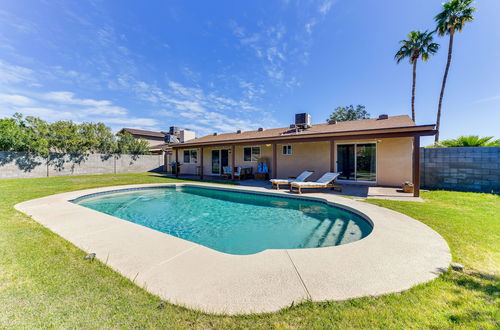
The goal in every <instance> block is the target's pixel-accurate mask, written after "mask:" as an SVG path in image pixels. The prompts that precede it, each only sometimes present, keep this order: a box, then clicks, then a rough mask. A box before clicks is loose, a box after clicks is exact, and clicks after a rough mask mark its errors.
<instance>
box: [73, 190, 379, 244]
mask: <svg viewBox="0 0 500 330" xmlns="http://www.w3.org/2000/svg"><path fill="white" fill-rule="evenodd" d="M75 203H77V204H79V205H82V206H85V207H88V208H91V209H93V210H97V211H100V212H103V213H106V214H110V215H112V216H115V217H118V218H121V219H124V220H128V221H131V222H134V223H137V224H140V225H143V226H146V227H149V228H152V229H155V230H158V231H161V232H164V233H167V234H170V235H173V236H176V237H179V238H182V239H185V240H189V241H191V242H195V243H198V244H201V245H204V246H206V247H209V248H212V249H214V250H217V251H221V252H225V253H231V254H252V253H257V252H260V251H263V250H266V249H296V248H315V247H323V246H334V245H340V244H346V243H350V242H354V241H357V240H360V239H362V238H363V237H366V236H367V235H368V234H369V233H370V232H371V230H372V226H371V225H370V224H369V223H368V222H367V221H366V220H364V219H363V218H361V217H360V216H358V215H356V214H354V213H352V212H349V211H347V210H343V209H340V208H336V207H332V206H329V205H327V204H324V203H321V202H316V201H309V200H300V199H293V198H280V197H273V196H272V195H255V194H249V193H241V192H232V191H228V190H216V189H207V188H199V187H192V186H184V187H177V188H170V187H168V188H162V189H141V190H132V191H124V192H115V193H110V194H101V195H97V196H93V197H86V198H83V199H79V200H77V201H75Z"/></svg>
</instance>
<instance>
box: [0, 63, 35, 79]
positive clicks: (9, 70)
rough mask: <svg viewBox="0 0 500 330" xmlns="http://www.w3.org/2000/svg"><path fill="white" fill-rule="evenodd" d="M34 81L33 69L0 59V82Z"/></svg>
mask: <svg viewBox="0 0 500 330" xmlns="http://www.w3.org/2000/svg"><path fill="white" fill-rule="evenodd" d="M30 81H34V77H33V70H31V69H28V68H25V67H22V66H17V65H11V64H8V63H6V62H3V61H2V60H0V84H10V83H14V84H15V83H21V82H30Z"/></svg>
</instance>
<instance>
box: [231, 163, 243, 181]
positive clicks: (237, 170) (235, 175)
mask: <svg viewBox="0 0 500 330" xmlns="http://www.w3.org/2000/svg"><path fill="white" fill-rule="evenodd" d="M236 178H238V180H241V167H240V166H238V167H235V168H234V173H233V179H236Z"/></svg>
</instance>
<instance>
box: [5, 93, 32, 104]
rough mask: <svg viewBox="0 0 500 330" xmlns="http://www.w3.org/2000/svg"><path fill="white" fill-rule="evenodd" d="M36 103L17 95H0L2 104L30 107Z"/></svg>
mask: <svg viewBox="0 0 500 330" xmlns="http://www.w3.org/2000/svg"><path fill="white" fill-rule="evenodd" d="M34 103H35V101H34V100H32V99H30V98H29V97H26V96H23V95H16V94H0V104H9V105H14V106H29V105H32V104H34Z"/></svg>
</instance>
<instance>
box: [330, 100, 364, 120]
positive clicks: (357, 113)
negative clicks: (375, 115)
mask: <svg viewBox="0 0 500 330" xmlns="http://www.w3.org/2000/svg"><path fill="white" fill-rule="evenodd" d="M368 118H370V114H369V113H368V111H366V107H365V106H364V105H361V104H358V105H357V106H356V108H354V106H353V105H352V104H351V105H348V106H345V107H337V108H335V110H333V112H332V113H331V115H330V117H328V118H327V119H326V121H327V122H329V121H332V120H334V121H350V120H358V119H368Z"/></svg>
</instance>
